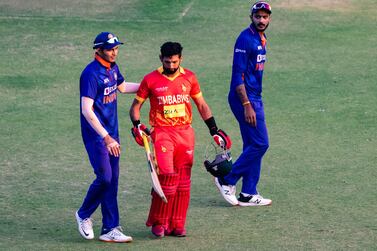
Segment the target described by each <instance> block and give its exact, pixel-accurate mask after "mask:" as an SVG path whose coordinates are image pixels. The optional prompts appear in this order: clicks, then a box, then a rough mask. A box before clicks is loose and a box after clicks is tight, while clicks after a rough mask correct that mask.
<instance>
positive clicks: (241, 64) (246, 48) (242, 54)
mask: <svg viewBox="0 0 377 251" xmlns="http://www.w3.org/2000/svg"><path fill="white" fill-rule="evenodd" d="M265 41H266V37H265V35H264V33H260V32H258V31H257V30H256V29H255V27H254V26H253V24H250V26H249V27H248V28H247V29H245V30H243V31H242V32H241V34H240V35H239V36H238V38H237V41H236V43H235V45H234V52H233V53H234V54H233V68H232V80H231V84H230V92H229V100H230V101H236V99H237V100H238V102H240V100H239V98H238V95H237V93H236V87H237V86H238V85H240V84H245V88H246V92H247V96H248V98H249V100H252V101H259V100H261V99H262V95H261V94H262V77H263V69H264V62H265V61H266V46H265Z"/></svg>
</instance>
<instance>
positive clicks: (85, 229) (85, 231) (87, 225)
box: [75, 211, 94, 240]
mask: <svg viewBox="0 0 377 251" xmlns="http://www.w3.org/2000/svg"><path fill="white" fill-rule="evenodd" d="M75 215H76V221H77V225H78V228H79V232H80V234H81V236H82V237H84V238H85V239H87V240H91V239H93V238H94V233H93V223H92V219H90V218H86V219H81V218H80V216H79V214H78V213H77V211H76V214H75Z"/></svg>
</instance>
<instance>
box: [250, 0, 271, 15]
mask: <svg viewBox="0 0 377 251" xmlns="http://www.w3.org/2000/svg"><path fill="white" fill-rule="evenodd" d="M258 10H265V11H267V12H268V14H271V5H270V4H268V3H267V2H264V1H259V2H256V3H255V4H253V6H251V9H250V13H251V14H254V13H255V12H257V11H258Z"/></svg>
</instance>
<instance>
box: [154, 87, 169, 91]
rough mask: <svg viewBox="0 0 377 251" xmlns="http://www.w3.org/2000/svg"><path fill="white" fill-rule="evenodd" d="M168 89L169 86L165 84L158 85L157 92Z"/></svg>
mask: <svg viewBox="0 0 377 251" xmlns="http://www.w3.org/2000/svg"><path fill="white" fill-rule="evenodd" d="M167 90H168V87H167V86H163V87H157V88H156V92H165V91H167Z"/></svg>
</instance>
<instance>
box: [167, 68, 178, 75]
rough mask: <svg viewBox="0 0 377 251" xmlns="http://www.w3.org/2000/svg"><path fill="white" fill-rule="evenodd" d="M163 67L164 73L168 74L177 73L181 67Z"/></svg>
mask: <svg viewBox="0 0 377 251" xmlns="http://www.w3.org/2000/svg"><path fill="white" fill-rule="evenodd" d="M163 68H164V74H166V75H172V74H174V73H176V72H177V71H178V69H179V68H174V69H167V68H165V67H163Z"/></svg>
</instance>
